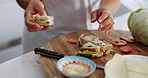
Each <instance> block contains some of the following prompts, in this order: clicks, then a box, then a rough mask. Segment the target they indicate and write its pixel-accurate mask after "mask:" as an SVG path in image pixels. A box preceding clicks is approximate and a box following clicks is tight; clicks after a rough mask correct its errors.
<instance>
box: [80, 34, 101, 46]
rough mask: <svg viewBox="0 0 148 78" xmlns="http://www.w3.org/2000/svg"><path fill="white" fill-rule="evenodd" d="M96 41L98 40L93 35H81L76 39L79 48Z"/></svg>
mask: <svg viewBox="0 0 148 78" xmlns="http://www.w3.org/2000/svg"><path fill="white" fill-rule="evenodd" d="M96 40H99V38H98V37H96V36H94V35H84V34H81V35H80V37H79V39H78V43H79V46H83V45H84V44H85V43H87V42H91V41H96Z"/></svg>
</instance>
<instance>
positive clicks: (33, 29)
mask: <svg viewBox="0 0 148 78" xmlns="http://www.w3.org/2000/svg"><path fill="white" fill-rule="evenodd" d="M42 28H43V27H40V28H36V29H35V28H29V27H27V30H28V31H29V32H36V31H40V30H41V29H42Z"/></svg>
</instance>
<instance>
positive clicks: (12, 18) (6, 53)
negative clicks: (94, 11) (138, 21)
mask: <svg viewBox="0 0 148 78" xmlns="http://www.w3.org/2000/svg"><path fill="white" fill-rule="evenodd" d="M147 6H148V0H121V7H120V9H119V11H118V12H117V13H116V14H115V15H114V21H115V29H116V30H126V31H128V27H127V23H126V22H127V18H128V16H129V14H130V13H131V12H132V11H134V10H136V9H138V8H145V7H147ZM23 14H24V10H23V9H22V8H20V7H19V5H18V4H17V3H16V0H0V63H3V62H5V61H7V60H10V59H12V58H15V57H17V56H20V55H22V54H23V52H22V45H21V36H22V33H23V29H24V27H25V26H24V15H23Z"/></svg>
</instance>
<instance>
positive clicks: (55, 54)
mask: <svg viewBox="0 0 148 78" xmlns="http://www.w3.org/2000/svg"><path fill="white" fill-rule="evenodd" d="M34 52H35V54H40V55H42V56H45V57H49V58H55V59H60V58H63V57H65V56H66V55H65V54H62V53H59V52H54V51H50V50H46V49H41V48H35V49H34ZM96 68H97V69H104V66H100V65H96Z"/></svg>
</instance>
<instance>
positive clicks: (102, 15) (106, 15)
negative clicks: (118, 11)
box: [98, 11, 110, 23]
mask: <svg viewBox="0 0 148 78" xmlns="http://www.w3.org/2000/svg"><path fill="white" fill-rule="evenodd" d="M109 15H110V14H109V13H108V12H106V11H104V12H103V13H102V14H101V16H100V17H99V18H98V22H99V23H101V22H103V21H104V20H105V19H106V18H108V17H109Z"/></svg>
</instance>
